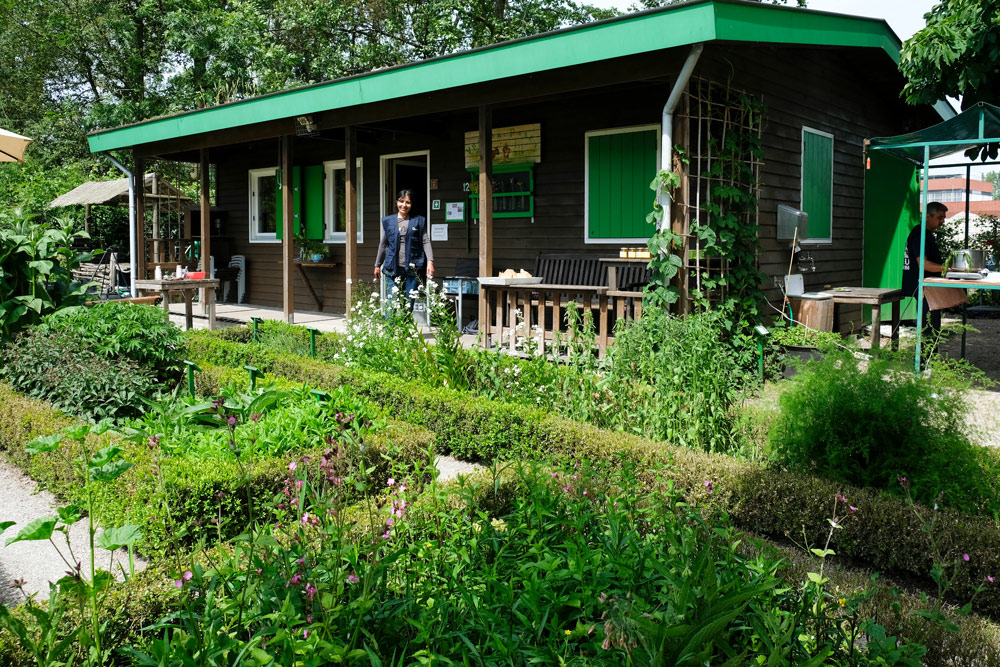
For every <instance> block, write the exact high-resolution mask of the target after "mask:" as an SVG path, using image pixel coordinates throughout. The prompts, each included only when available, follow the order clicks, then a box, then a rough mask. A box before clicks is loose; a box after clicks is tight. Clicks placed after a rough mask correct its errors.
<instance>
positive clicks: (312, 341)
mask: <svg viewBox="0 0 1000 667" xmlns="http://www.w3.org/2000/svg"><path fill="white" fill-rule="evenodd" d="M316 333H317V332H316V329H310V330H309V356H311V357H312V358H313V359H315V358H316Z"/></svg>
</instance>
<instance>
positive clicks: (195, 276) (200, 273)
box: [184, 271, 205, 280]
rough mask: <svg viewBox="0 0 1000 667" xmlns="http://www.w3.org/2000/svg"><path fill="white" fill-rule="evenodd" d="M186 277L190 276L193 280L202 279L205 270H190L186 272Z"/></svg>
mask: <svg viewBox="0 0 1000 667" xmlns="http://www.w3.org/2000/svg"><path fill="white" fill-rule="evenodd" d="M184 277H185V278H190V279H191V280H202V279H203V278H204V277H205V272H204V271H188V272H187V273H186V274H184Z"/></svg>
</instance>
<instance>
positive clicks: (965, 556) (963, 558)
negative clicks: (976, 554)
mask: <svg viewBox="0 0 1000 667" xmlns="http://www.w3.org/2000/svg"><path fill="white" fill-rule="evenodd" d="M962 560H964V561H965V562H966V563H968V562H969V554H962Z"/></svg>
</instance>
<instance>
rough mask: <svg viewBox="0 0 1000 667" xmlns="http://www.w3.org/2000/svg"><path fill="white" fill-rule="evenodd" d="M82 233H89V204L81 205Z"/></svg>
mask: <svg viewBox="0 0 1000 667" xmlns="http://www.w3.org/2000/svg"><path fill="white" fill-rule="evenodd" d="M83 231H85V232H87V233H88V234H89V233H90V204H84V205H83Z"/></svg>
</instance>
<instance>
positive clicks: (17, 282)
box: [0, 219, 95, 341]
mask: <svg viewBox="0 0 1000 667" xmlns="http://www.w3.org/2000/svg"><path fill="white" fill-rule="evenodd" d="M84 238H87V234H85V233H84V232H74V231H73V223H72V221H71V220H69V219H60V220H59V221H58V222H57V223H56V226H54V227H48V226H45V225H41V224H36V223H35V222H33V221H32V220H30V219H20V220H16V221H14V222H13V223H6V224H3V225H0V267H2V268H0V341H4V340H9V339H10V338H11V337H12V336H13V335H14V334H15V333H17V332H18V331H20V330H21V329H24V328H25V327H27V326H30V325H32V324H36V323H37V322H39V321H40V320H41V318H42V316H43V315H46V314H47V313H51V312H53V311H56V310H58V309H60V308H64V307H66V306H73V305H77V304H81V303H83V302H84V300H85V299H86V293H87V290H88V289H89V288H90V287H91V286H92V285H94V284H95V283H87V284H83V283H81V282H79V281H76V280H74V279H73V274H72V270H73V269H75V268H77V267H79V266H80V264H81V263H82V262H86V261H89V260H91V259H92V258H93V255H92V254H91V253H86V252H77V251H76V250H74V249H73V247H72V246H73V242H74V241H76V240H77V239H84Z"/></svg>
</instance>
